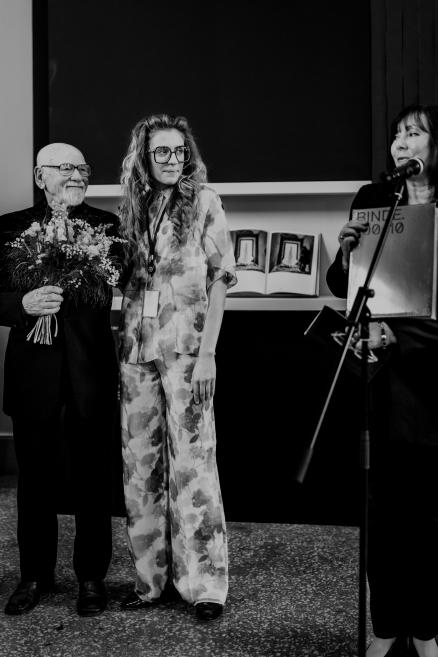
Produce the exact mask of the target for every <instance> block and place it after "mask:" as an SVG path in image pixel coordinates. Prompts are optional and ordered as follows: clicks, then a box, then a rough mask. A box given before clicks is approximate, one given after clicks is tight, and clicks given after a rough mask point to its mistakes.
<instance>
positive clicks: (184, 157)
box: [148, 146, 190, 164]
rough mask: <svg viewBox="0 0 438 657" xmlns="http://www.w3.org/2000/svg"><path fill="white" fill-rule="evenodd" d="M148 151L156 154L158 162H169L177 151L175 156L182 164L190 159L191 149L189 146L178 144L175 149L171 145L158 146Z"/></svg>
mask: <svg viewBox="0 0 438 657" xmlns="http://www.w3.org/2000/svg"><path fill="white" fill-rule="evenodd" d="M148 152H149V153H153V154H154V160H155V162H156V163H157V164H167V162H169V160H170V158H171V157H172V154H173V153H175V157H176V159H177V161H178V162H179V163H180V164H181V163H182V162H188V161H189V160H190V149H189V147H188V146H177V147H176V148H174V149H173V150H172V149H171V148H170V147H169V146H157V147H156V148H154V149H153V150H152V151H148Z"/></svg>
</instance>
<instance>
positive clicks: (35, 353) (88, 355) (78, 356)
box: [0, 201, 118, 418]
mask: <svg viewBox="0 0 438 657" xmlns="http://www.w3.org/2000/svg"><path fill="white" fill-rule="evenodd" d="M46 212H47V203H46V202H45V201H43V202H40V203H37V205H35V206H33V207H31V208H27V209H25V210H21V211H18V212H12V213H9V214H6V215H3V216H2V217H1V219H0V256H1V263H2V267H3V270H2V275H1V279H0V323H1V324H2V325H3V326H9V327H11V330H10V333H9V339H8V344H7V348H6V355H5V368H4V379H5V380H4V383H5V385H4V398H3V407H4V411H5V413H7V414H8V415H14V414H17V413H22V412H26V413H33V414H34V416H35V417H36V418H37V417H38V418H46V417H49V416H50V414H52V413H53V412H55V411H54V409H56V408H58V407H59V404H60V402H61V400H62V399H63V398H64V397H65V395H66V394H68V395H69V396H70V398H71V399H72V400H74V403H75V405H76V407H77V410H78V412H79V413H80V414H81V416H83V417H84V418H88V417H91V416H93V415H95V414H96V413H101V412H102V411H103V410H104V409H105V408H107V405H108V403H109V402H110V401H111V400H113V399H115V393H116V389H117V370H118V368H117V359H116V352H115V345H114V340H113V336H112V332H111V325H110V310H111V294H109V296H108V302H107V303H106V304H105V305H103V306H99V307H95V306H92V305H89V304H86V303H76V302H74V301H73V300H72V299H69V297H68V293H67V294H64V301H63V302H62V304H61V308H60V310H59V312H58V313H57V314H56V316H57V320H58V331H59V333H58V336H57V337H56V338H55V337H54V338H53V344H52V345H42V344H35V343H34V342H33V341H27V339H26V336H27V334H28V332H29V331H30V330H31V328H32V327H33V325H34V324H35V322H36V319H37V318H36V317H33V316H30V315H26V314H25V313H24V311H23V307H22V297H23V294H24V293H23V292H17V291H15V290H14V289H13V288H12V285H11V283H10V281H9V280H8V276H7V273H6V270H5V257H4V255H5V250H6V249H8V248H9V247H7V246H5V244H6V242H9V241H11V240H13V239H14V238H15V237H17V236H18V235H19V234H20V233H21V232H22V231H24V230H26V229H27V228H29V226H30V224H31V223H32V222H33V221H42V220H43V218H44V217H45V216H46ZM71 216H74V217H78V218H82V219H84V220H85V221H87V222H88V223H89V224H90V225H92V226H96V225H98V224H100V223H105V224H110V228H109V229H108V230H107V234H108V235H111V234H112V235H117V231H118V218H117V217H116V215H114V214H112V213H110V212H106V211H104V210H100V209H98V208H92V207H90V206H89V205H87V204H86V203H82V204H81V205H79V206H77V207H75V208H74V209H73V210H72V212H71ZM66 391H68V392H67V393H66Z"/></svg>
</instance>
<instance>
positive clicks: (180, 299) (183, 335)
mask: <svg viewBox="0 0 438 657" xmlns="http://www.w3.org/2000/svg"><path fill="white" fill-rule="evenodd" d="M152 219H153V217H152ZM155 224H156V222H153V228H154V227H155ZM173 231H174V225H173V223H172V221H171V220H170V219H169V217H168V215H167V214H166V213H164V217H163V221H162V222H161V224H160V227H159V231H158V234H157V238H156V245H155V258H156V260H155V262H156V270H155V273H154V274H153V276H152V278H151V277H150V275H149V274H148V273H147V271H146V266H147V259H148V255H149V246H148V238H147V232H145V235H144V239H143V240H142V244H141V245H140V248H141V250H142V252H143V253H144V259H143V264H142V266H141V267H140V268H137V269H136V271H134V272H133V274H132V276H131V279H130V281H129V282H128V284H127V286H126V288H125V293H124V297H123V302H122V314H121V335H120V338H121V341H120V360H121V361H122V362H124V363H147V362H149V361H151V360H155V359H156V358H161V357H162V355H163V353H166V352H168V351H169V350H170V351H173V352H176V353H179V354H193V355H197V354H198V351H199V346H200V343H201V337H202V331H203V328H204V324H205V318H206V314H207V307H208V290H209V288H210V286H211V285H212V284H213V283H214V282H215V281H217V280H218V279H220V278H224V280H225V282H226V284H227V286H228V287H231V286H232V285H235V284H236V282H237V279H236V274H235V259H234V252H233V246H232V242H231V238H230V233H229V230H228V225H227V221H226V217H225V212H224V210H223V207H222V202H221V200H220V198H219V196H218V195H217V194H216V192H215V191H213V190H212V189H211V188H209V187H207V186H203V187H202V189H201V191H200V193H199V196H198V212H197V219H196V221H195V223H194V226H193V228H192V229H191V231H190V233H189V236H188V238H187V241H184V242H183V243H181V244H180V243H179V242H178V240H177V239H176V237H175V235H174V232H173ZM149 278H151V280H148V279H149ZM146 288H147V289H148V290H159V292H160V295H159V301H158V313H157V316H156V317H143V316H142V315H143V302H144V296H145V292H146Z"/></svg>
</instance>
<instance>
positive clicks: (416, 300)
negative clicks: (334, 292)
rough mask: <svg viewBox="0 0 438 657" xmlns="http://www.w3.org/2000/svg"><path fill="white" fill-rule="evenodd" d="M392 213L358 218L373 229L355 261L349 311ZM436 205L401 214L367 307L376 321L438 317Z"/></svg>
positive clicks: (362, 213) (376, 211)
mask: <svg viewBox="0 0 438 657" xmlns="http://www.w3.org/2000/svg"><path fill="white" fill-rule="evenodd" d="M388 212H389V208H372V209H364V210H354V211H353V215H352V218H353V219H357V220H358V221H364V222H365V221H368V223H369V229H368V231H367V232H366V233H365V234H364V235H363V236H362V237H361V239H360V242H359V245H358V246H357V248H355V249H354V250H353V251H352V252H351V255H350V268H349V275H348V296H347V311H348V312H350V311H351V308H352V306H353V302H354V299H355V296H356V292H357V288H358V287H359V286H360V285H363V283H364V282H365V277H366V275H367V273H368V268H369V264H370V262H371V258H372V256H373V254H374V251H375V248H376V244H377V241H378V238H379V235H380V231H381V229H382V228H383V223H384V220H385V218H386V217H387V215H388ZM436 213H437V211H436V208H435V204H428V205H406V206H400V207H399V208H397V210H396V213H395V216H394V217H393V219H392V221H391V225H390V227H389V231H388V235H387V238H386V241H385V244H384V246H383V250H382V253H381V256H380V260H379V262H378V264H377V267H376V269H375V272H374V275H373V277H372V279H371V282H370V288H371V289H372V290H374V296H373V297H372V298H371V299H369V301H368V302H367V305H368V308H369V309H370V311H371V313H372V315H373V316H374V317H418V318H430V319H436V317H437V309H436V303H437V219H436Z"/></svg>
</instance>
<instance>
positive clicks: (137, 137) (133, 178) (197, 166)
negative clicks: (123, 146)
mask: <svg viewBox="0 0 438 657" xmlns="http://www.w3.org/2000/svg"><path fill="white" fill-rule="evenodd" d="M157 130H178V131H179V132H180V133H181V134H182V136H183V137H184V145H185V146H188V147H189V149H190V159H189V161H188V162H186V163H185V164H184V169H183V173H182V175H181V176H180V178H179V180H178V182H177V183H176V185H175V186H174V188H173V190H172V194H171V197H170V200H169V209H168V214H169V217H170V219H171V221H172V222H173V224H174V234H175V236H176V238H177V239H178V241H179V242H180V243H184V241H185V240H186V239H187V235H188V233H189V230H190V227H191V226H192V225H193V222H194V220H195V218H196V213H197V198H198V193H199V190H200V188H201V184H202V183H204V182H206V181H207V169H206V167H205V164H204V162H203V161H202V159H201V156H200V153H199V150H198V147H197V145H196V142H195V139H194V137H193V134H192V131H191V129H190V127H189V124H188V122H187V119H186V118H185V117H183V116H176V117H172V116H169V115H168V114H154V115H152V116H149V117H146V118H144V119H141V120H140V121H139V122H138V123H137V124H136V125H135V127H134V129H133V130H132V134H131V142H130V144H129V147H128V151H127V153H126V156H125V158H124V160H123V164H122V175H121V183H122V189H123V196H122V201H121V204H120V207H119V215H120V225H121V233H122V237H124V238H125V239H126V240H127V248H126V249H125V264H128V263H130V262H133V263H134V264H135V265H138V264H139V263H140V250H139V244H140V241H141V239H142V236H143V232H144V221H145V220H147V213H148V208H149V206H150V204H151V203H152V201H153V200H154V196H155V192H156V190H157V184H156V181H155V179H154V178H153V177H152V174H151V170H150V156H149V154H148V150H149V140H150V137H151V135H152V134H153V133H154V132H156V131H157Z"/></svg>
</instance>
